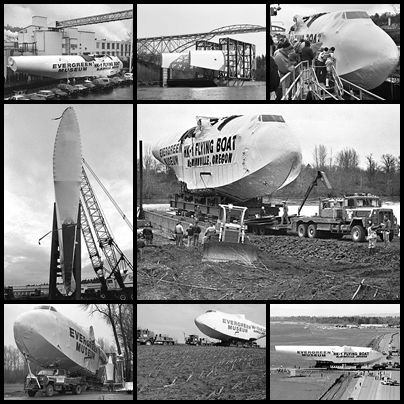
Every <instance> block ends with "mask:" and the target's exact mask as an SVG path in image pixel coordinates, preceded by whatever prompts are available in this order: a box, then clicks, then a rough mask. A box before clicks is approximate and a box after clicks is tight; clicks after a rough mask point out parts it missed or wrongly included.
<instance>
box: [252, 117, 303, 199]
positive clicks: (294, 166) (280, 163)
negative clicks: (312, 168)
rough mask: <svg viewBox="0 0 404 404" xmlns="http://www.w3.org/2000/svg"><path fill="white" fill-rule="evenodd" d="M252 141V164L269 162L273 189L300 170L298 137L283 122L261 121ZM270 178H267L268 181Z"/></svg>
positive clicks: (286, 181) (300, 155)
mask: <svg viewBox="0 0 404 404" xmlns="http://www.w3.org/2000/svg"><path fill="white" fill-rule="evenodd" d="M251 141H253V142H254V148H249V149H250V150H252V149H254V151H255V152H254V153H252V154H251V156H250V157H251V160H252V164H259V162H261V164H263V165H265V164H268V163H271V175H272V179H271V182H272V183H273V185H274V188H275V189H274V191H276V190H277V189H279V188H281V187H283V186H285V185H287V184H289V183H290V182H292V181H293V180H294V179H295V178H296V177H297V176H298V175H299V174H300V170H301V162H302V152H301V147H300V143H299V141H298V139H297V138H296V136H295V135H294V133H293V132H292V130H291V129H290V128H289V127H288V125H286V124H285V123H279V124H278V123H275V122H268V123H266V122H265V123H262V126H261V128H260V129H259V130H258V131H257V132H256V133H255V134H253V135H252V136H251ZM254 162H255V163H254ZM269 180H270V179H268V182H269Z"/></svg>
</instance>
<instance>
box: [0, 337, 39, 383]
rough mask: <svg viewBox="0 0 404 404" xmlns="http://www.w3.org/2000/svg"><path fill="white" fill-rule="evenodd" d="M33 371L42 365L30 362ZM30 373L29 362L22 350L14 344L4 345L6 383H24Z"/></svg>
mask: <svg viewBox="0 0 404 404" xmlns="http://www.w3.org/2000/svg"><path fill="white" fill-rule="evenodd" d="M30 367H31V370H32V372H33V373H36V372H38V371H39V370H41V367H40V366H38V365H35V364H31V363H30ZM27 374H28V366H27V363H26V361H25V359H24V357H23V356H22V353H21V352H20V350H19V349H18V348H16V347H13V346H12V345H9V346H7V345H4V383H23V382H24V378H25V376H26V375H27Z"/></svg>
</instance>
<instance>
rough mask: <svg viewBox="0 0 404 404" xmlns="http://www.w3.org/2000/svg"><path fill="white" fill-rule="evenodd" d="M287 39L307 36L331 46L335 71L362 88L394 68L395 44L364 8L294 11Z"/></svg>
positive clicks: (375, 83)
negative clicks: (303, 13)
mask: <svg viewBox="0 0 404 404" xmlns="http://www.w3.org/2000/svg"><path fill="white" fill-rule="evenodd" d="M293 20H294V25H293V26H292V27H291V30H290V32H289V37H290V40H293V39H307V40H309V41H310V42H318V43H319V45H321V46H324V47H328V48H331V47H334V48H335V58H336V71H337V74H338V75H339V76H341V77H342V78H344V79H346V80H348V81H350V82H352V83H354V84H356V85H358V86H360V87H363V88H365V89H368V90H369V89H374V88H376V87H377V86H379V85H380V84H382V83H383V82H384V81H385V80H386V79H387V77H388V76H389V75H390V74H391V73H392V72H393V71H394V69H395V68H396V66H397V64H398V61H399V52H398V49H397V45H396V44H395V43H394V41H393V40H392V39H391V37H390V36H389V35H388V34H387V33H386V32H384V31H383V30H382V29H381V28H379V27H378V26H377V25H376V24H375V23H374V22H373V21H372V20H371V19H370V17H369V15H368V14H367V13H366V11H361V10H357V11H355V10H347V11H336V12H332V13H319V14H315V15H312V16H310V17H301V16H298V15H296V16H295V17H294V18H293Z"/></svg>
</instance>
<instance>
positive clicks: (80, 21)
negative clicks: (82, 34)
mask: <svg viewBox="0 0 404 404" xmlns="http://www.w3.org/2000/svg"><path fill="white" fill-rule="evenodd" d="M132 18H133V10H125V11H117V12H115V13H107V14H100V15H93V16H91V17H83V18H74V19H72V20H66V21H56V28H69V27H78V26H81V25H91V24H101V23H103V22H111V21H119V20H129V19H132Z"/></svg>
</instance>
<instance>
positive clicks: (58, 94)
mask: <svg viewBox="0 0 404 404" xmlns="http://www.w3.org/2000/svg"><path fill="white" fill-rule="evenodd" d="M51 91H52V92H53V93H54V94H55V96H56V97H57V98H65V97H67V96H68V95H69V94H68V93H67V92H65V91H62V90H60V89H59V88H52V89H51Z"/></svg>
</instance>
